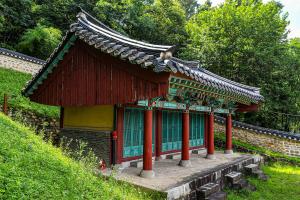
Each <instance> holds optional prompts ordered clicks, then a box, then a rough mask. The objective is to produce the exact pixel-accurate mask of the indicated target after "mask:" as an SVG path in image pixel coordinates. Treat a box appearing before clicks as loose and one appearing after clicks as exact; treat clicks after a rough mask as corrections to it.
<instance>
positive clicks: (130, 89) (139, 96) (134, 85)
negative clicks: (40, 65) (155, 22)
mask: <svg viewBox="0 0 300 200" xmlns="http://www.w3.org/2000/svg"><path fill="white" fill-rule="evenodd" d="M168 78H169V73H167V72H162V73H155V72H153V71H152V70H149V69H143V68H142V67H140V66H138V65H134V64H131V63H129V62H127V61H124V60H120V59H118V58H116V57H113V56H111V55H108V54H105V53H102V52H101V51H100V50H97V49H95V48H93V47H91V46H89V45H87V44H85V43H84V42H82V41H80V40H77V41H76V42H75V44H74V46H72V47H71V48H70V49H69V52H68V53H67V54H66V55H65V56H64V58H63V60H62V61H60V62H59V63H58V65H57V67H56V68H55V69H54V70H53V72H52V73H51V74H48V77H47V79H45V80H44V81H43V83H42V84H41V85H39V86H38V88H37V89H36V90H35V91H34V93H33V94H32V95H31V96H30V99H31V100H33V101H35V102H38V103H43V104H49V105H59V106H63V107H67V106H92V105H114V104H123V103H132V102H136V101H138V100H145V99H151V98H154V97H158V96H166V94H167V92H168Z"/></svg>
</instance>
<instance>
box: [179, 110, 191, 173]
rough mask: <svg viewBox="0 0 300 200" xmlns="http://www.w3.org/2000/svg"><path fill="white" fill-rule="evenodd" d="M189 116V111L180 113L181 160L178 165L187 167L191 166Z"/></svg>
mask: <svg viewBox="0 0 300 200" xmlns="http://www.w3.org/2000/svg"><path fill="white" fill-rule="evenodd" d="M189 144H190V115H189V111H188V110H185V111H183V113H182V148H181V160H180V163H179V165H180V166H182V167H187V166H190V165H191V162H190V153H189V149H190V148H189Z"/></svg>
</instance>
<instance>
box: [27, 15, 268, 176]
mask: <svg viewBox="0 0 300 200" xmlns="http://www.w3.org/2000/svg"><path fill="white" fill-rule="evenodd" d="M174 49H175V48H174V46H165V45H154V44H149V43H145V42H141V41H137V40H134V39H130V38H128V37H126V36H124V35H122V34H120V33H118V32H116V31H114V30H112V29H110V28H108V27H107V26H105V25H104V24H103V23H101V22H99V21H98V20H96V19H95V18H93V17H92V16H90V15H89V14H88V13H86V12H85V11H81V12H80V13H79V14H78V16H77V21H76V23H74V24H72V25H71V26H70V30H69V31H68V32H67V34H66V36H65V37H64V38H63V40H62V42H61V43H60V44H59V46H58V47H57V48H56V49H55V50H54V52H53V53H52V55H51V56H50V58H49V59H48V60H47V63H46V64H45V65H44V67H43V68H42V69H41V70H40V71H39V73H37V74H36V75H35V77H34V78H33V79H32V81H31V82H29V83H28V85H27V86H26V88H25V89H24V91H23V94H24V95H25V96H27V97H29V98H30V99H31V100H32V101H34V102H38V103H41V104H47V105H54V106H60V107H61V135H62V136H66V137H69V138H75V139H80V138H81V139H84V140H86V141H88V143H89V145H90V146H91V147H92V148H93V149H94V150H95V153H96V155H97V156H99V157H100V158H103V159H104V160H105V162H106V163H107V164H118V163H122V162H125V161H130V160H136V159H141V158H143V170H142V173H141V176H143V177H151V176H153V175H154V172H153V169H152V157H155V158H156V160H159V159H161V158H163V157H164V155H166V154H170V153H176V152H178V153H181V161H180V163H179V164H180V165H181V166H189V165H190V162H189V156H190V155H189V153H190V150H194V149H200V148H206V149H207V158H208V159H214V114H215V113H220V114H223V115H224V116H226V119H227V123H226V149H225V153H232V145H231V137H232V136H231V115H232V113H234V112H248V111H255V110H257V108H258V105H259V104H260V103H261V102H262V100H263V97H262V96H261V95H260V93H259V89H258V88H255V87H250V86H246V85H243V84H240V83H236V82H233V81H230V80H228V79H225V78H223V77H220V76H218V75H216V74H213V73H211V72H209V71H207V70H205V69H203V68H201V67H200V66H199V63H198V62H194V61H185V60H181V59H178V58H175V57H173V56H172V54H173V53H174Z"/></svg>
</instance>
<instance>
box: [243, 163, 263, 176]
mask: <svg viewBox="0 0 300 200" xmlns="http://www.w3.org/2000/svg"><path fill="white" fill-rule="evenodd" d="M244 169H245V172H246V174H247V175H251V174H253V172H254V171H256V170H258V169H259V166H258V165H257V164H250V165H247V166H245V168H244Z"/></svg>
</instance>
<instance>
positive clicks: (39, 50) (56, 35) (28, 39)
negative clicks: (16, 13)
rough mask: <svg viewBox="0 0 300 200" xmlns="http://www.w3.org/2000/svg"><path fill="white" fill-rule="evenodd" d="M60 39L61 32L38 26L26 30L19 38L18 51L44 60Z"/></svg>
mask: <svg viewBox="0 0 300 200" xmlns="http://www.w3.org/2000/svg"><path fill="white" fill-rule="evenodd" d="M60 39H61V31H60V30H59V29H56V28H53V27H46V26H42V25H40V24H38V25H37V26H36V27H35V28H34V29H28V30H27V31H26V32H25V34H24V35H23V36H22V37H21V40H20V42H19V44H18V46H17V47H18V50H19V51H21V52H24V53H26V54H28V55H33V56H35V57H39V58H42V59H46V58H47V57H48V56H49V55H50V54H51V52H52V51H53V49H54V48H55V47H56V46H57V45H58V43H59V41H60Z"/></svg>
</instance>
